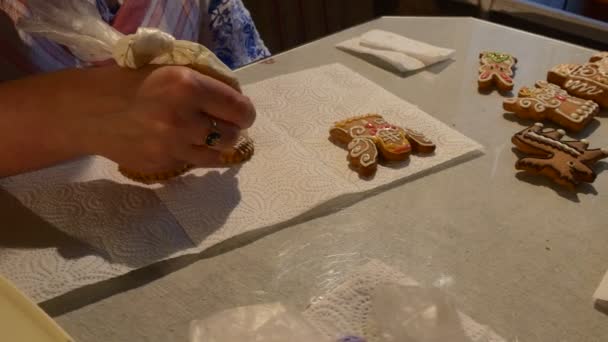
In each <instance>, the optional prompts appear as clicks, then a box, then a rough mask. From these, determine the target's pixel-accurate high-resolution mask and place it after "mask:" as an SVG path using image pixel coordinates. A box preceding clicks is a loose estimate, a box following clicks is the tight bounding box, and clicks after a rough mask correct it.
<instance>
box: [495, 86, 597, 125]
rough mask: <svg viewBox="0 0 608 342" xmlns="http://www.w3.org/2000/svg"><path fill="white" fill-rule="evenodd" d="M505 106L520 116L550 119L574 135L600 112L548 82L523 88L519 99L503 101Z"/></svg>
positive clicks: (539, 119)
mask: <svg viewBox="0 0 608 342" xmlns="http://www.w3.org/2000/svg"><path fill="white" fill-rule="evenodd" d="M502 106H503V108H504V109H505V110H507V111H510V112H513V113H515V115H517V116H518V117H521V118H524V119H532V120H535V121H542V120H550V121H553V122H555V123H556V124H558V125H560V126H562V127H564V128H565V129H567V130H570V131H573V132H577V131H580V130H581V129H583V128H584V127H585V126H586V125H587V124H588V123H589V122H591V120H593V117H594V116H595V115H597V113H598V112H599V111H600V108H599V106H598V105H597V103H595V102H593V101H591V100H583V99H580V98H578V97H574V96H570V95H568V93H567V92H566V91H565V90H563V89H562V88H560V87H558V86H556V85H555V84H551V83H547V82H545V81H537V82H536V84H535V85H534V88H531V87H530V88H529V87H523V88H521V89H520V90H519V92H518V94H517V97H513V98H510V99H506V100H504V101H503V104H502Z"/></svg>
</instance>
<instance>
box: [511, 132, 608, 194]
mask: <svg viewBox="0 0 608 342" xmlns="http://www.w3.org/2000/svg"><path fill="white" fill-rule="evenodd" d="M564 134H565V132H564V131H563V130H562V129H557V130H555V129H552V128H546V129H545V128H544V127H543V124H542V123H536V124H534V126H532V127H528V128H526V129H524V130H523V131H521V132H519V133H517V134H515V135H514V136H513V138H512V139H511V141H512V142H513V144H514V145H515V147H516V149H517V150H519V151H520V152H522V153H523V154H525V156H524V157H521V158H519V160H518V161H517V163H516V164H515V168H516V169H518V170H523V171H526V172H530V173H532V174H538V175H543V176H545V177H548V178H550V179H551V180H553V181H554V182H555V183H557V184H560V185H562V186H565V187H567V188H570V189H574V188H575V186H576V185H578V184H580V183H583V182H585V183H592V182H593V181H594V180H595V178H596V174H595V172H594V171H593V169H592V166H593V164H595V163H596V162H597V161H599V160H600V159H604V158H606V157H608V148H601V149H599V148H597V149H589V148H588V147H589V142H588V141H587V140H585V139H582V140H562V138H563V136H564Z"/></svg>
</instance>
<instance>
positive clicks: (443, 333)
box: [190, 278, 500, 342]
mask: <svg viewBox="0 0 608 342" xmlns="http://www.w3.org/2000/svg"><path fill="white" fill-rule="evenodd" d="M449 285H450V282H449V281H448V282H444V281H441V282H438V283H436V284H434V285H433V286H430V287H424V286H420V285H413V284H412V285H407V284H404V283H402V282H398V281H392V280H389V279H386V280H380V282H379V283H377V284H375V283H372V282H370V281H369V279H365V278H358V279H354V281H353V282H347V283H345V284H343V285H342V286H340V287H338V288H336V289H335V290H334V291H331V293H329V294H327V296H326V297H325V298H324V302H323V303H321V304H315V303H313V304H311V306H312V307H314V306H316V305H319V307H318V308H316V309H317V310H315V308H312V309H313V310H311V308H309V309H307V310H306V314H304V315H303V314H300V313H298V312H296V311H294V310H288V309H286V308H285V307H284V306H283V305H282V304H279V303H273V304H268V305H254V306H246V307H239V308H236V309H232V310H227V311H223V312H220V313H219V314H216V315H214V316H212V317H210V318H207V319H205V320H198V321H193V322H191V325H190V342H218V341H222V342H241V341H265V342H279V341H291V342H305V341H306V342H309V341H318V342H444V341H450V342H479V341H500V339H499V338H494V337H493V335H492V334H488V333H487V331H486V330H485V329H484V328H483V327H478V328H474V326H473V325H472V324H471V323H470V322H469V321H467V320H466V317H464V316H462V315H461V314H460V313H459V312H458V310H457V309H456V307H455V306H454V305H453V304H452V303H451V301H450V299H449V296H448V295H447V294H446V289H447V287H448V286H449ZM353 302H356V303H353ZM463 317H464V319H465V321H463ZM338 321H340V322H338Z"/></svg>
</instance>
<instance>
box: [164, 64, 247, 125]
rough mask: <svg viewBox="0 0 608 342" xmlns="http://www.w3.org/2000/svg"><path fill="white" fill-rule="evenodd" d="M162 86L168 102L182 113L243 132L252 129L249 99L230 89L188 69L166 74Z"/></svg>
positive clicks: (166, 72)
mask: <svg viewBox="0 0 608 342" xmlns="http://www.w3.org/2000/svg"><path fill="white" fill-rule="evenodd" d="M164 74H166V75H162V78H161V80H160V81H158V82H159V83H161V82H162V84H163V85H164V88H165V89H164V94H163V97H164V98H168V99H171V102H172V104H173V105H174V106H176V108H179V109H180V111H181V112H203V113H208V114H209V115H210V116H213V117H215V118H217V119H220V120H223V121H225V122H228V123H231V124H234V125H235V126H237V127H239V128H240V129H246V128H249V127H251V125H252V124H253V122H254V121H255V116H256V113H255V109H254V106H253V104H252V102H251V100H249V98H248V97H246V96H245V95H243V94H241V93H239V92H238V91H236V90H234V89H233V88H231V87H230V86H228V85H226V84H224V83H222V82H220V81H218V80H216V79H213V78H211V77H209V76H205V75H203V74H200V73H198V72H196V71H193V70H190V69H188V68H178V69H169V70H165V71H164Z"/></svg>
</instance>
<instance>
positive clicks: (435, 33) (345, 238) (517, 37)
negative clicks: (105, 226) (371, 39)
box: [45, 17, 608, 341]
mask: <svg viewBox="0 0 608 342" xmlns="http://www.w3.org/2000/svg"><path fill="white" fill-rule="evenodd" d="M373 28H379V29H385V30H390V31H394V32H396V33H399V34H403V35H405V36H409V37H412V38H414V39H418V40H422V41H426V42H429V43H431V44H437V45H440V46H445V47H450V48H454V49H456V50H457V52H456V55H455V60H454V61H453V62H445V63H441V64H438V65H435V66H432V67H430V68H428V69H426V70H423V71H420V72H416V73H413V74H410V75H407V77H403V76H401V75H395V74H393V73H391V72H389V71H386V70H384V69H382V68H379V67H377V66H374V65H372V64H369V63H367V62H365V61H363V60H361V59H358V58H356V57H354V56H352V55H349V54H347V53H344V52H342V51H339V50H337V49H335V48H334V47H333V46H334V44H335V43H337V42H340V41H342V40H345V39H346V38H350V37H353V36H355V35H357V34H361V33H363V32H365V31H367V30H369V29H373ZM488 49H489V50H503V51H506V52H511V53H512V54H514V55H515V56H517V57H518V58H519V64H518V69H517V73H516V78H515V79H516V82H517V86H521V85H531V84H532V83H533V82H534V81H535V80H537V79H544V77H545V75H546V70H547V69H548V68H550V67H551V66H553V65H555V64H558V63H564V62H582V61H585V60H587V58H588V57H589V55H590V54H591V53H592V52H593V51H591V50H588V49H585V48H581V47H578V46H574V45H570V44H565V43H562V42H559V41H556V40H551V39H546V38H543V37H540V36H536V35H531V34H528V33H525V32H521V31H516V30H512V29H509V28H505V27H502V26H497V25H493V24H490V23H486V22H483V21H479V20H476V19H471V18H393V17H388V18H382V19H379V20H375V21H372V22H369V23H367V24H364V25H361V26H358V27H355V28H352V29H349V30H346V31H343V32H340V33H338V34H335V35H332V36H330V37H327V38H324V39H321V40H319V41H315V42H313V43H311V44H307V45H305V46H302V47H300V48H297V49H295V50H292V51H289V52H287V53H284V54H281V55H277V56H275V57H274V61H275V63H273V64H267V63H264V64H256V65H252V66H249V67H246V68H243V69H242V70H239V71H238V75H239V77H240V79H241V80H242V81H243V83H251V82H255V81H259V80H263V79H266V78H269V77H273V76H276V75H281V74H285V73H290V72H293V71H298V70H302V69H306V68H310V67H315V66H319V65H323V64H328V63H335V62H339V63H342V64H344V65H346V66H348V67H350V68H351V69H353V70H356V71H357V72H359V73H360V74H362V75H363V76H365V77H367V78H369V79H370V80H372V81H374V82H376V83H377V84H380V85H381V86H383V87H385V88H386V89H388V90H389V91H391V92H393V93H395V94H397V95H399V96H401V97H402V98H404V99H406V100H407V101H409V102H411V103H414V104H416V105H418V106H419V107H421V108H422V109H423V110H424V111H426V112H428V113H430V114H431V115H433V116H435V117H437V118H439V119H440V120H442V121H443V122H445V123H447V124H449V125H451V126H452V127H454V128H455V129H457V130H459V131H460V132H462V133H464V134H466V135H467V136H469V137H471V138H473V139H475V140H477V141H478V142H480V143H482V144H483V145H484V146H485V149H486V151H485V154H484V155H483V156H481V157H478V158H476V159H473V160H470V161H468V162H465V163H462V164H459V165H457V166H454V167H451V168H448V169H445V170H442V171H439V172H435V173H433V174H431V175H428V176H425V177H423V178H420V179H416V180H414V181H412V182H409V183H406V184H404V185H401V186H397V187H395V188H393V189H391V190H389V191H386V192H383V193H381V194H379V195H376V196H373V197H371V198H367V199H365V200H363V201H361V202H359V203H357V204H354V205H352V206H350V207H347V208H343V209H342V210H341V211H339V212H337V213H334V214H332V215H328V216H325V217H321V218H317V219H314V220H311V221H308V222H305V223H301V224H298V225H294V226H291V227H288V228H285V229H283V230H281V231H278V232H276V233H273V234H271V235H267V236H265V237H262V238H260V239H256V240H255V241H247V242H248V243H246V244H243V242H244V241H246V240H243V241H241V242H240V243H238V244H239V245H243V246H240V247H238V248H237V247H235V245H234V244H233V243H228V245H226V246H225V247H223V249H219V250H217V251H216V253H214V254H216V255H215V256H213V257H206V256H207V255H205V254H202V255H199V256H193V257H189V258H186V259H184V258H182V259H180V260H175V261H169V262H163V263H161V264H158V265H154V266H152V267H147V268H145V269H144V270H141V271H138V272H135V273H134V274H132V275H130V276H127V277H120V278H119V279H115V280H113V281H114V283H112V282H109V283H107V284H106V290H107V289H108V288H113V289H115V292H116V293H115V294H114V295H112V296H109V297H107V298H104V299H101V300H96V301H94V302H93V303H89V304H87V305H84V306H82V305H77V304H73V303H69V302H67V299H65V298H64V299H65V300H64V299H62V301H55V302H50V303H46V307H45V308H46V309H47V310H48V311H49V312H51V313H53V312H54V313H55V314H56V319H57V320H58V322H59V323H60V324H61V325H62V326H63V327H64V328H65V329H66V330H67V331H68V332H69V333H70V334H71V335H72V336H73V337H75V338H76V339H77V340H81V341H139V340H150V341H185V340H186V339H187V333H188V324H189V322H190V321H191V320H193V319H202V318H205V317H208V316H209V315H211V314H213V313H216V312H218V311H220V310H223V309H228V308H233V307H237V306H242V305H250V304H257V303H266V302H273V301H281V302H284V303H287V304H290V305H295V306H296V307H298V308H302V309H303V308H305V306H306V305H307V304H308V303H309V301H310V299H311V298H312V297H315V296H319V295H322V294H323V293H324V291H326V290H327V289H328V288H330V287H331V286H332V285H334V284H335V283H337V282H339V280H340V279H341V277H343V276H344V275H345V274H347V273H348V272H350V271H352V270H353V269H354V267H356V266H358V265H361V264H363V263H365V262H366V260H369V259H372V258H373V259H379V260H381V261H384V262H385V263H387V264H388V265H391V266H393V267H394V268H396V269H398V270H400V271H402V272H403V273H405V274H407V275H409V276H411V277H412V278H414V279H416V280H417V281H419V282H421V283H423V284H430V283H432V282H433V280H435V279H437V278H438V277H440V276H442V275H449V276H452V277H453V278H454V280H455V282H454V284H453V286H452V287H451V288H450V290H449V291H450V293H451V295H453V296H454V299H455V303H456V304H457V305H458V307H459V309H460V310H462V311H463V312H465V313H467V314H468V315H470V316H471V317H472V318H473V319H475V320H477V321H478V322H480V323H482V324H486V325H488V326H490V327H492V328H493V329H494V330H495V331H496V332H498V333H499V334H501V335H502V336H504V337H505V338H507V339H509V340H519V341H600V340H604V339H605V336H608V324H606V319H607V317H606V316H605V315H604V314H602V313H600V312H598V311H596V310H594V308H593V305H592V301H591V295H592V294H593V291H594V290H595V288H596V286H597V285H598V283H599V281H600V279H601V277H602V275H603V274H604V272H605V271H606V269H607V268H608V248H606V246H608V232H606V231H605V230H604V229H605V228H606V227H607V225H606V222H608V211H607V210H604V208H606V206H607V205H608V173H607V172H603V173H600V175H599V176H598V179H597V180H596V181H595V183H594V184H593V185H590V186H583V187H582V188H581V189H580V192H578V193H569V192H566V191H562V190H559V189H558V188H557V187H555V186H553V185H551V183H550V182H547V181H544V180H542V179H537V178H533V177H528V176H521V175H516V171H515V169H514V167H513V165H514V163H515V160H516V157H515V155H514V154H513V152H512V151H511V146H512V145H511V142H510V138H511V136H512V135H513V134H514V133H515V132H516V131H518V130H521V129H522V127H523V125H522V123H521V122H518V121H517V120H514V119H512V118H511V117H510V116H508V115H504V112H503V110H502V107H501V101H502V98H501V97H500V95H499V94H497V93H491V94H488V95H480V94H478V93H477V91H476V76H477V71H476V70H477V64H478V59H477V58H478V53H479V52H480V51H482V50H488ZM606 120H607V119H605V118H601V119H599V122H601V125H599V124H594V125H592V127H591V128H589V129H588V130H586V131H585V132H583V133H582V134H581V136H582V135H589V134H591V133H593V134H592V135H590V137H589V140H590V141H591V143H592V146H607V145H608V121H606ZM598 168H600V169H602V168H603V169H608V167H607V166H606V164H600V165H598ZM231 244H232V246H231ZM89 292H90V294H91V296H93V297H94V294H93V293H92V292H91V291H89ZM82 293H83V294H81V295H80V296H81V297H82V296H86V293H87V292H86V291H84V292H82ZM71 299H72V300H74V298H71ZM81 300H82V301H83V302H85V303H86V302H87V299H86V298H81ZM89 301H90V300H89Z"/></svg>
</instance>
